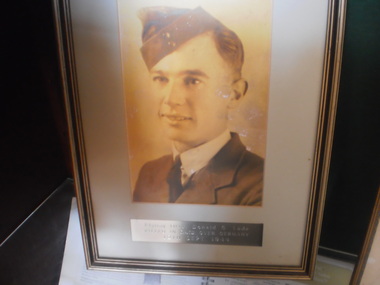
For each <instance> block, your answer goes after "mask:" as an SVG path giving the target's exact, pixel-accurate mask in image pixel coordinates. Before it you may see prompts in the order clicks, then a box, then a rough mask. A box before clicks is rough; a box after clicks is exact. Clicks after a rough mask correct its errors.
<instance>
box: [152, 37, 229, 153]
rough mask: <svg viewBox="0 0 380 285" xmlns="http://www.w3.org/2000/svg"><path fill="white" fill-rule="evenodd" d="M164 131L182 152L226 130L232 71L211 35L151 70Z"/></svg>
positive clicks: (179, 51)
mask: <svg viewBox="0 0 380 285" xmlns="http://www.w3.org/2000/svg"><path fill="white" fill-rule="evenodd" d="M150 74H151V79H152V83H153V93H154V95H155V96H157V98H158V100H159V116H160V120H161V123H162V125H163V127H164V131H165V133H166V134H167V136H168V137H169V139H171V140H173V141H174V143H175V146H176V147H177V149H178V150H179V151H180V152H182V151H185V150H187V149H190V148H193V147H196V146H198V145H201V144H203V143H205V142H207V141H209V140H211V139H213V138H215V137H216V136H218V135H219V134H221V133H222V132H223V131H224V130H225V129H226V128H227V113H228V108H229V105H230V102H231V100H233V97H235V95H234V91H233V88H232V83H233V73H232V70H231V68H230V67H229V66H228V65H227V63H226V62H225V61H224V60H223V59H222V57H221V56H220V55H219V53H218V51H217V49H216V47H215V43H214V41H213V39H212V38H211V36H210V35H209V34H202V35H200V36H197V37H195V38H193V39H191V40H189V41H188V42H187V43H185V44H184V45H183V46H181V47H180V48H179V49H177V50H176V51H174V52H173V53H171V54H169V55H167V56H166V57H164V58H163V59H161V60H160V61H159V62H158V63H157V64H156V65H155V66H153V67H152V69H151V70H150Z"/></svg>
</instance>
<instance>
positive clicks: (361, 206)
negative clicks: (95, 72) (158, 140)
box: [0, 0, 380, 254]
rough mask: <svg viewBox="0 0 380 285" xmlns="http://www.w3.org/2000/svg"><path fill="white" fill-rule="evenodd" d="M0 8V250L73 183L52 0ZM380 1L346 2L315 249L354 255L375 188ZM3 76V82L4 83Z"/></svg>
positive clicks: (25, 1) (13, 3) (23, 0)
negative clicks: (68, 182) (334, 117)
mask: <svg viewBox="0 0 380 285" xmlns="http://www.w3.org/2000/svg"><path fill="white" fill-rule="evenodd" d="M6 3H7V4H6V5H5V6H6V7H4V6H3V9H2V11H3V18H4V20H5V22H4V23H5V24H3V26H2V29H1V40H2V47H1V51H2V52H1V67H2V69H3V77H2V79H1V82H2V88H1V89H2V94H1V101H2V102H1V106H2V108H1V109H2V112H1V116H2V119H1V122H0V125H1V132H0V136H1V148H0V191H1V198H0V242H1V241H2V240H4V239H5V237H6V236H7V235H9V234H10V233H11V232H12V231H13V230H14V229H15V228H16V227H17V225H19V224H20V223H21V222H22V221H23V220H24V219H25V218H26V217H27V216H28V215H29V214H30V213H31V212H32V211H33V210H34V209H35V208H36V207H37V206H38V205H39V204H40V203H41V202H42V201H43V200H44V199H45V198H46V197H47V196H48V195H49V194H50V193H52V192H53V191H54V189H55V188H56V187H57V186H58V185H60V184H61V183H62V182H63V181H64V179H65V178H66V177H68V176H70V175H71V174H70V170H69V169H70V166H69V165H70V163H69V160H70V158H69V154H68V152H69V147H68V143H67V131H66V122H65V116H64V106H63V95H62V89H61V85H60V77H59V67H58V56H57V50H56V43H55V34H54V21H53V12H52V7H51V1H50V0H35V1H30V0H29V1H28V0H18V1H9V2H6ZM379 15H380V1H377V0H366V1H364V0H348V10H347V27H346V38H345V45H344V56H343V66H342V68H343V69H342V81H341V91H340V99H339V105H338V114H337V125H336V135H335V139H334V149H333V156H332V163H331V174H330V183H329V187H328V193H327V204H326V212H325V217H324V224H323V230H322V236H321V245H322V246H323V247H327V248H333V249H336V250H339V251H344V252H349V253H352V254H358V253H359V251H360V247H361V244H362V241H363V238H364V235H365V230H366V227H367V222H365V221H367V220H368V218H369V215H370V213H371V208H372V206H373V202H374V197H375V193H376V190H377V187H378V186H379V169H380V167H379V163H380V154H379V145H380V141H379V130H380V124H379V123H380V119H379V114H380V110H379V106H380V105H379V96H380V88H379V86H380V85H379V81H380V70H379V68H380V55H379V51H380V34H379V32H380V24H379V19H380V17H379ZM4 74H5V76H4Z"/></svg>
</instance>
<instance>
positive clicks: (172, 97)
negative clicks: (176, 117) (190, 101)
mask: <svg viewBox="0 0 380 285" xmlns="http://www.w3.org/2000/svg"><path fill="white" fill-rule="evenodd" d="M164 103H165V104H167V105H169V106H171V107H174V106H180V105H183V104H185V95H184V91H183V90H182V88H181V86H180V83H178V82H173V84H171V85H170V86H168V90H167V94H166V96H165V99H164Z"/></svg>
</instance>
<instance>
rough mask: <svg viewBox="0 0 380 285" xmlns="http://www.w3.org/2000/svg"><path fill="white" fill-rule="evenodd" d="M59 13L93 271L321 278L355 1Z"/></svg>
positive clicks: (256, 1) (75, 5)
mask: <svg viewBox="0 0 380 285" xmlns="http://www.w3.org/2000/svg"><path fill="white" fill-rule="evenodd" d="M54 3H55V12H56V24H57V35H58V37H57V38H58V46H59V50H60V57H61V67H62V82H63V86H64V91H65V96H66V105H67V114H68V120H69V127H70V136H71V146H72V157H73V162H74V180H75V184H76V191H77V199H78V207H79V213H80V218H81V226H82V234H83V241H84V245H85V254H86V262H87V265H88V267H90V268H95V269H109V270H126V271H133V272H146V273H168V274H182V275H202V276H230V277H250V278H288V279H289V278H295V279H308V278H310V277H311V276H312V274H313V270H314V265H315V259H316V253H317V247H318V241H319V232H320V227H321V219H322V212H323V204H324V196H325V189H326V185H327V177H328V171H329V162H330V152H331V145H332V137H333V131H334V121H335V112H336V102H337V94H338V86H339V75H340V60H341V55H342V43H343V30H344V19H345V17H344V16H345V1H343V0H342V1H340V0H330V1H328V0H324V1H303V0H299V1H297V0H295V1H294V0H278V1H277V0H274V1H261V0H224V1H218V2H215V1H211V0H192V1H185V0H184V1H174V0H55V1H54Z"/></svg>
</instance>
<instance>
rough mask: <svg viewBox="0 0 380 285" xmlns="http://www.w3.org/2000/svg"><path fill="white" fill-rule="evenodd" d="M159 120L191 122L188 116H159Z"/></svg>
mask: <svg viewBox="0 0 380 285" xmlns="http://www.w3.org/2000/svg"><path fill="white" fill-rule="evenodd" d="M160 117H161V118H163V117H164V118H167V119H169V120H170V121H186V120H191V117H188V116H182V115H171V114H160Z"/></svg>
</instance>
